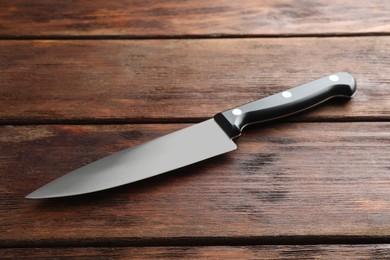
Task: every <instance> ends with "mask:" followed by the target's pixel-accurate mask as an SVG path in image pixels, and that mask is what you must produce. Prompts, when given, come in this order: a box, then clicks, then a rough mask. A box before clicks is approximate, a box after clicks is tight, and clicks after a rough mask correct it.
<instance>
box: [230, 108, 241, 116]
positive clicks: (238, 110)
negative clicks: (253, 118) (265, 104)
mask: <svg viewBox="0 0 390 260" xmlns="http://www.w3.org/2000/svg"><path fill="white" fill-rule="evenodd" d="M232 113H233V115H235V116H239V115H241V114H242V111H241V109H238V108H235V109H233V111H232Z"/></svg>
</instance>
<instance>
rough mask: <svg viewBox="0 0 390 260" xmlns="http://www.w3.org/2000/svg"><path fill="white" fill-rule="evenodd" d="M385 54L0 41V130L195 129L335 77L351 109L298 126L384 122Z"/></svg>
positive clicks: (388, 108) (274, 43)
mask: <svg viewBox="0 0 390 260" xmlns="http://www.w3.org/2000/svg"><path fill="white" fill-rule="evenodd" d="M389 53H390V37H364V38H360V37H341V38H326V39H323V38H294V39H289V40H288V44H286V40H285V39H284V38H278V39H211V40H210V39H207V40H148V41H127V40H119V41H110V40H108V41H107V40H99V41H89V40H88V41H71V42H69V41H66V40H65V41H64V40H61V41H48V40H39V41H20V40H18V41H2V42H0V61H1V62H0V68H2V69H1V71H0V76H1V78H2V81H0V100H1V102H0V121H3V122H5V123H23V122H26V121H27V122H34V121H35V122H43V123H48V122H59V121H61V120H62V121H64V120H68V121H77V122H80V121H88V120H89V121H91V120H92V121H95V122H96V121H99V120H106V121H114V120H116V121H121V122H130V123H131V122H135V121H137V122H146V121H151V122H156V121H157V122H161V121H169V122H177V121H181V122H183V121H185V122H196V121H199V120H200V119H204V118H209V117H211V116H213V115H214V114H215V113H217V112H220V111H222V110H226V109H230V108H232V107H234V106H237V105H240V104H243V103H247V102H249V101H252V100H254V99H258V98H261V97H264V96H267V95H270V94H273V93H277V92H279V91H282V90H285V89H287V88H290V87H294V86H296V85H299V84H303V83H306V82H308V81H311V80H314V79H317V78H319V77H323V76H325V75H327V74H331V73H333V72H336V71H348V72H350V73H351V74H352V75H354V76H355V77H356V79H357V81H358V85H359V90H358V91H359V92H358V95H356V98H355V99H354V102H353V105H352V104H351V105H349V106H347V107H343V108H342V109H329V107H328V106H326V105H325V106H323V107H321V108H320V109H318V110H316V111H315V112H313V113H307V114H304V115H302V117H301V120H319V119H321V120H331V119H334V120H340V118H344V120H359V119H369V120H372V119H373V118H376V119H386V120H388V119H389V118H390V99H389V98H388V95H387V93H388V91H389V88H388V84H389V82H390V66H389V65H390V55H388V54H389ZM308 64H310V68H308ZM227 90H228V91H227ZM151 104H152V105H151Z"/></svg>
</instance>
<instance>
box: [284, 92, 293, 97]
mask: <svg viewBox="0 0 390 260" xmlns="http://www.w3.org/2000/svg"><path fill="white" fill-rule="evenodd" d="M282 97H284V98H290V97H292V93H291V92H290V91H283V92H282Z"/></svg>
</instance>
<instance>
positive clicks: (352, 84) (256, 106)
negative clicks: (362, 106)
mask: <svg viewBox="0 0 390 260" xmlns="http://www.w3.org/2000/svg"><path fill="white" fill-rule="evenodd" d="M355 91H356V81H355V79H354V78H353V76H352V75H351V74H349V73H346V72H338V73H335V74H332V75H330V76H326V77H323V78H320V79H317V80H314V81H311V82H309V83H306V84H303V85H300V86H298V87H295V88H291V89H289V90H286V91H283V92H280V93H277V94H274V95H272V96H268V97H266V98H262V99H259V100H256V101H253V102H251V103H248V104H245V105H242V106H239V107H236V108H233V109H230V110H226V111H224V112H221V113H218V114H217V115H215V116H214V119H215V121H216V122H217V123H218V124H219V125H220V126H221V127H222V129H223V130H224V131H225V132H226V134H227V135H228V136H229V137H230V138H234V137H237V136H239V135H240V134H241V131H242V129H243V128H244V127H245V126H247V125H249V124H254V123H259V122H264V121H269V120H273V119H277V118H281V117H284V116H288V115H291V114H295V113H298V112H300V111H302V110H305V109H308V108H311V107H313V106H315V105H318V104H320V103H322V102H324V101H326V100H328V99H330V98H333V97H346V98H351V97H352V95H353V94H354V93H355Z"/></svg>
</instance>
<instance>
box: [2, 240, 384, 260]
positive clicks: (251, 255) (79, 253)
mask: <svg viewBox="0 0 390 260" xmlns="http://www.w3.org/2000/svg"><path fill="white" fill-rule="evenodd" d="M389 254H390V246H389V245H383V244H379V245H374V246H370V245H308V246H299V245H298V246H295V245H289V246H277V245H276V246H274V245H264V246H233V247H227V246H219V247H216V246H208V247H189V246H183V247H150V248H147V250H145V249H144V248H128V247H127V248H125V247H114V248H108V247H103V248H65V249H64V248H50V249H41V248H39V249H37V248H33V249H30V248H29V249H5V250H3V255H2V256H3V258H2V259H15V258H14V257H15V256H16V257H17V258H18V259H20V258H23V259H37V258H39V259H53V257H54V258H55V259H69V258H70V257H71V258H72V259H85V258H91V259H216V260H219V259H220V260H229V259H340V260H345V259H387V258H388V256H389Z"/></svg>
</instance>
